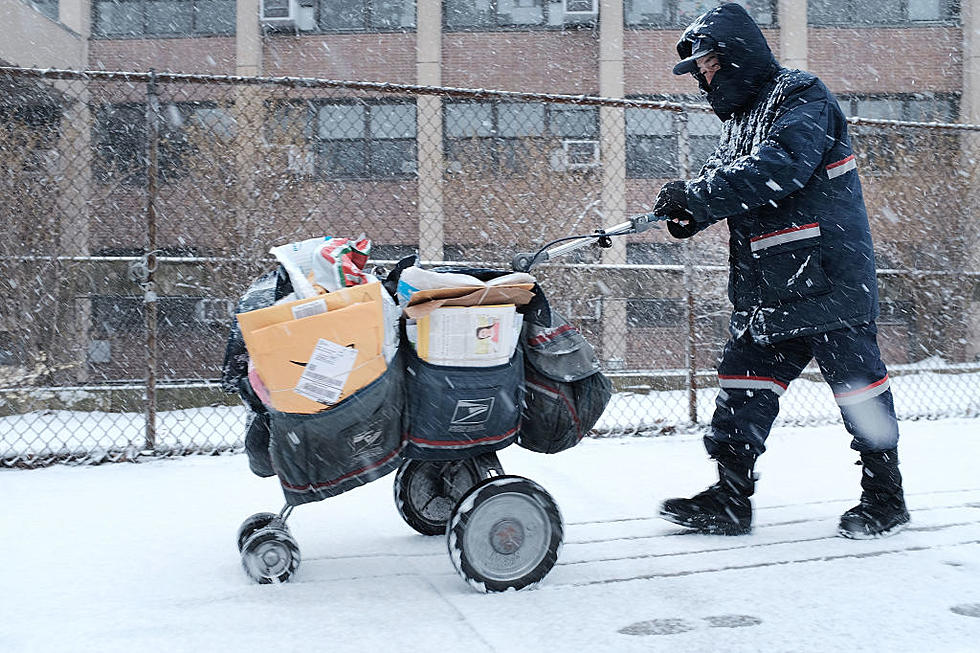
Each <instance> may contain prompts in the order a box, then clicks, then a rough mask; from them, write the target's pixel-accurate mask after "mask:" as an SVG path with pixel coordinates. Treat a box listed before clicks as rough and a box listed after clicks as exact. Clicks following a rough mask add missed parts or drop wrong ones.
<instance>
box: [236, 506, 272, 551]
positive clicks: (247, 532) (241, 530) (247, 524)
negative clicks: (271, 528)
mask: <svg viewBox="0 0 980 653" xmlns="http://www.w3.org/2000/svg"><path fill="white" fill-rule="evenodd" d="M278 516H279V515H277V514H276V513H274V512H257V513H255V514H254V515H252V516H251V517H249V518H248V519H246V520H245V521H243V522H242V525H241V526H239V527H238V537H237V539H238V551H239V552H241V550H242V546H244V545H245V540H247V539H248V538H250V537H251V536H252V533H254V532H255V531H257V530H259V529H260V528H265V527H266V526H268V525H269V524H271V523H272V522H273V521H275V520H276V518H277V517H278Z"/></svg>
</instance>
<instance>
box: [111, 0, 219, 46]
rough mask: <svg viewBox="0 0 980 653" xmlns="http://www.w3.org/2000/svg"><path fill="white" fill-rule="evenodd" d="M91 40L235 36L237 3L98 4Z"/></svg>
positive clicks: (134, 0) (163, 0)
mask: <svg viewBox="0 0 980 653" xmlns="http://www.w3.org/2000/svg"><path fill="white" fill-rule="evenodd" d="M92 6H93V8H92V12H93V16H92V36H93V37H96V38H125V37H141V36H207V35H212V34H222V35H230V34H234V33H235V0H96V2H94V3H93V5H92Z"/></svg>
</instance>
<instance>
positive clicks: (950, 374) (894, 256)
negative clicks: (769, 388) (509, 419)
mask: <svg viewBox="0 0 980 653" xmlns="http://www.w3.org/2000/svg"><path fill="white" fill-rule="evenodd" d="M854 123H855V124H854V125H853V126H852V134H853V138H854V141H855V148H856V151H857V153H858V160H859V168H858V169H859V171H860V172H861V174H862V179H863V182H864V188H865V193H866V197H867V200H868V205H869V210H870V213H871V215H872V223H873V224H872V228H873V231H874V236H875V239H876V247H877V252H878V255H879V257H880V258H879V261H878V263H879V270H880V271H879V285H880V287H881V299H882V310H883V313H882V316H881V319H880V320H879V325H880V333H881V335H880V344H881V346H882V349H883V354H884V357H885V359H886V363H887V364H888V365H889V368H890V373H891V376H892V379H893V388H894V392H895V397H896V404H897V408H898V411H899V413H900V416H901V417H903V418H921V417H935V416H943V415H977V414H980V364H978V362H977V354H978V350H980V344H978V333H980V275H978V273H977V269H978V268H980V264H978V258H980V239H978V235H977V225H976V220H975V219H974V211H973V209H974V204H975V203H976V202H977V199H978V196H980V194H978V191H976V190H975V189H976V188H977V184H976V179H975V177H976V176H977V173H978V171H980V166H978V164H977V162H976V156H977V154H978V151H980V149H978V147H977V143H978V139H980V128H977V127H970V126H955V125H943V124H925V123H898V122H891V121H883V120H879V121H867V120H855V121H854ZM720 128H721V123H720V122H719V121H718V120H717V119H716V118H714V116H713V115H712V114H710V112H707V111H706V110H705V108H704V107H699V106H693V105H686V104H681V103H672V102H667V101H662V102H661V101H649V100H614V99H603V98H594V97H569V96H554V95H540V94H530V93H508V92H493V91H475V90H463V89H447V88H435V87H417V86H400V85H388V84H377V83H353V82H335V81H326V80H308V79H256V78H226V77H203V76H191V75H174V74H160V75H155V74H152V73H145V74H144V73H140V74H136V73H105V72H87V73H82V72H67V71H38V70H27V69H14V68H0V155H2V157H3V160H4V163H5V165H4V166H3V169H2V170H0V175H2V176H0V229H2V231H3V235H4V237H3V239H2V240H0V289H2V292H3V303H2V313H0V460H2V461H3V464H5V465H8V466H11V465H19V466H30V465H38V464H46V463H49V462H51V461H56V460H73V461H79V460H89V461H101V460H120V459H132V458H135V457H137V456H140V455H147V454H154V455H166V454H173V453H185V452H215V451H221V450H229V449H231V450H233V449H236V448H238V447H239V446H240V445H241V442H242V437H243V419H244V411H243V409H242V408H241V406H239V405H238V401H237V398H235V397H230V396H228V395H225V394H223V393H221V391H220V389H219V388H218V383H217V378H218V376H219V370H220V365H221V360H222V357H223V353H224V342H225V338H226V335H227V330H228V325H229V323H230V320H231V319H232V309H233V306H234V303H235V301H236V300H237V298H238V296H239V295H240V294H241V292H242V290H243V289H244V288H245V287H246V286H247V285H248V284H249V283H250V282H251V280H252V279H254V278H255V277H256V276H257V275H258V274H260V273H261V272H263V271H265V270H267V269H269V268H270V267H271V266H272V262H271V260H270V258H269V257H268V254H267V252H268V250H269V248H270V247H271V246H272V245H276V244H281V243H285V242H290V241H296V240H303V239H306V238H310V237H314V236H323V235H328V236H357V235H358V234H360V233H361V232H364V233H365V234H366V235H367V236H368V237H370V238H371V239H372V240H373V242H374V248H373V251H372V257H371V258H372V260H373V261H374V262H380V263H382V264H384V263H386V262H391V261H394V260H397V259H398V258H400V257H402V256H404V255H408V254H412V253H416V252H418V253H419V254H420V255H421V258H422V259H423V261H424V262H425V263H426V264H429V263H436V262H440V261H447V262H448V261H452V262H464V261H465V262H472V263H478V264H480V265H484V266H492V267H501V268H506V267H508V266H509V263H510V260H511V258H512V256H513V255H514V254H516V253H518V252H523V251H534V250H536V249H537V248H539V247H541V246H542V245H544V244H545V243H547V242H549V241H550V240H552V239H556V238H560V237H564V236H568V235H571V234H582V233H585V234H587V233H590V232H592V231H593V230H595V229H596V228H599V227H602V226H608V225H612V224H618V223H620V222H623V221H624V220H625V219H626V217H627V216H629V215H633V214H638V213H643V212H646V211H648V210H650V209H651V208H652V203H653V200H654V198H655V197H656V194H657V191H658V190H659V188H660V186H661V185H662V184H663V183H664V182H665V181H667V180H669V179H674V178H679V177H681V178H683V177H686V176H690V175H692V174H696V171H697V169H698V167H699V164H700V162H701V161H703V160H704V159H705V158H706V156H707V154H708V152H709V151H710V149H711V148H712V147H713V146H714V144H715V142H716V141H717V138H718V134H719V132H720ZM726 237H727V232H726V230H725V229H724V227H715V228H712V229H710V230H708V231H706V232H705V233H704V234H702V235H701V236H700V237H699V238H697V239H693V240H692V241H690V242H687V241H685V242H678V241H673V240H672V239H670V238H669V237H668V236H667V235H666V234H665V233H664V230H662V229H660V230H658V229H654V230H651V231H648V232H646V233H644V234H642V235H638V236H630V237H628V238H621V239H616V240H615V241H614V242H613V243H612V246H611V247H609V248H606V249H601V248H592V249H585V250H581V251H579V252H576V254H575V256H573V257H568V258H565V259H562V260H556V261H553V262H551V263H549V264H547V265H544V266H542V267H540V268H537V269H536V275H537V276H538V278H539V280H540V281H541V284H542V287H543V288H544V289H545V290H546V292H547V294H548V298H549V301H550V302H551V303H552V305H553V306H555V307H557V308H558V309H559V310H560V311H561V312H563V313H564V314H565V315H567V316H568V317H569V318H570V319H571V320H572V321H573V323H574V324H575V325H576V326H578V327H579V328H580V329H581V330H582V331H583V332H584V333H585V334H586V336H587V337H588V338H589V340H590V342H592V343H593V345H594V346H595V348H596V350H597V352H598V354H599V356H600V358H601V359H602V361H603V364H604V367H605V370H606V372H607V374H608V375H609V376H610V377H611V378H612V379H613V381H614V384H615V388H616V394H615V396H614V398H613V400H612V402H611V403H610V406H609V407H608V409H607V411H606V413H605V415H604V416H603V417H602V419H601V421H600V422H599V424H598V425H597V427H596V432H597V433H598V434H623V433H662V432H669V431H671V430H673V429H676V428H678V427H686V426H690V425H691V424H694V423H703V422H705V421H707V420H708V419H709V418H710V415H711V411H712V409H713V399H714V387H715V383H714V373H713V367H714V364H715V361H716V358H717V356H718V354H719V353H720V349H721V346H722V345H723V343H724V341H725V339H726V337H727V318H728V311H729V307H728V304H727V297H726V292H725V282H726V277H727V257H726V252H727V246H726V243H725V240H726ZM782 403H783V411H782V414H781V418H780V419H781V422H782V423H801V422H820V421H833V420H836V419H839V415H838V413H837V409H836V404H835V403H834V401H833V399H832V396H831V394H830V391H829V389H828V388H827V387H826V386H825V385H824V384H822V383H820V382H819V375H818V373H817V372H816V370H815V369H809V368H808V370H807V371H806V372H805V373H804V376H803V378H801V379H800V380H799V381H796V382H794V384H793V385H792V387H791V389H790V391H789V392H788V393H787V394H786V395H784V397H783V400H782Z"/></svg>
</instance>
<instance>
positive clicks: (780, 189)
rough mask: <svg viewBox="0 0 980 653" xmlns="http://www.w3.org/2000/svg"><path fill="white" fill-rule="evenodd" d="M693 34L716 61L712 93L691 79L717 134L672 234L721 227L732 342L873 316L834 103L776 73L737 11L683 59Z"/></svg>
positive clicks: (863, 214)
mask: <svg viewBox="0 0 980 653" xmlns="http://www.w3.org/2000/svg"><path fill="white" fill-rule="evenodd" d="M699 37H700V38H707V39H708V40H709V42H711V44H712V46H713V50H714V52H715V53H716V54H717V55H718V58H719V60H720V62H721V69H720V70H718V71H717V72H716V73H715V75H714V78H713V79H712V83H711V86H710V88H708V87H707V86H706V84H705V83H704V78H703V77H700V76H699V75H698V74H695V77H698V79H699V82H700V84H701V87H702V89H704V90H707V91H708V101H709V103H710V104H711V106H712V108H713V109H714V110H715V113H716V114H718V116H719V117H720V118H721V119H722V120H723V121H724V129H723V133H722V137H721V140H720V143H719V145H718V148H717V149H716V150H715V152H714V153H713V154H712V155H711V157H710V158H709V159H708V161H707V163H706V164H705V166H704V167H703V168H702V170H701V172H700V174H699V176H698V177H697V178H696V179H693V180H690V181H688V182H687V184H686V196H687V200H688V208H689V209H690V211H691V212H692V213H693V220H694V221H693V223H692V224H691V225H690V228H689V229H687V230H686V231H685V230H684V229H682V228H678V225H671V232H672V233H674V234H675V235H678V236H681V237H684V236H688V235H693V234H694V233H696V232H698V231H700V230H702V229H704V228H706V227H708V226H709V225H711V224H713V223H715V222H718V221H720V220H727V221H728V228H729V231H730V232H731V237H730V240H729V248H730V256H729V261H730V276H729V285H728V294H729V298H730V299H731V301H732V304H733V305H734V311H733V313H732V318H731V331H732V334H733V336H736V337H737V336H739V335H741V334H742V333H744V332H745V331H746V330H748V331H749V332H750V333H751V334H752V336H753V337H754V338H755V339H756V340H757V341H760V342H777V341H779V340H784V339H787V338H792V337H796V336H802V335H808V334H814V333H821V332H824V331H830V330H833V329H839V328H841V327H844V326H851V325H856V324H861V323H865V322H869V321H871V320H873V319H875V318H876V317H877V312H878V291H877V285H876V282H875V266H874V254H873V251H872V245H871V232H870V229H869V226H868V215H867V211H866V209H865V206H864V197H863V195H862V193H861V182H860V180H859V179H858V174H857V171H856V164H855V160H854V155H853V153H852V151H851V146H850V140H849V139H848V135H847V122H846V120H845V118H844V115H843V113H842V112H841V109H840V106H839V105H838V104H837V100H836V99H835V98H834V97H833V95H831V93H830V91H828V90H827V87H825V86H824V85H823V83H822V82H821V81H820V80H819V79H817V78H816V77H815V76H813V75H811V74H809V73H806V72H801V71H798V70H787V69H785V68H780V67H779V65H778V64H777V63H776V60H775V58H774V57H773V55H772V52H771V50H770V49H769V45H768V44H767V43H766V40H765V37H764V36H763V35H762V32H761V31H760V30H759V28H758V27H757V26H756V24H755V22H754V21H753V20H752V18H751V17H750V16H749V15H748V14H747V13H746V12H745V10H744V9H743V8H742V7H741V6H739V5H737V4H734V3H729V4H725V5H721V6H720V7H717V8H715V9H713V10H711V11H709V12H707V13H706V14H704V15H703V16H701V17H700V18H699V19H698V20H697V21H696V22H695V23H694V24H692V25H691V26H690V27H688V29H687V30H686V31H685V32H684V35H683V36H682V38H681V41H680V42H679V43H678V46H677V50H678V53H679V54H680V55H681V58H685V57H687V56H689V55H690V54H691V45H692V41H693V40H694V39H696V38H699Z"/></svg>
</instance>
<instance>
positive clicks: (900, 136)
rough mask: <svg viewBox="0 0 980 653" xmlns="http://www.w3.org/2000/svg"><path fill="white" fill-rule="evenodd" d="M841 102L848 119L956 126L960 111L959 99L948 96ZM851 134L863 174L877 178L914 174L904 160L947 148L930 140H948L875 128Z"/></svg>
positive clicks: (855, 128) (894, 96) (860, 128)
mask: <svg viewBox="0 0 980 653" xmlns="http://www.w3.org/2000/svg"><path fill="white" fill-rule="evenodd" d="M838 101H839V102H840V105H841V109H842V110H843V111H844V114H845V115H846V116H848V117H860V118H873V119H877V120H902V121H913V122H953V121H954V120H955V119H956V115H957V111H958V102H957V97H956V96H955V95H952V94H945V93H940V94H935V93H916V94H892V95H841V96H839V97H838ZM849 131H850V136H851V141H852V144H853V146H854V150H855V153H856V154H857V156H858V162H859V166H861V167H862V174H869V175H873V176H878V175H902V174H910V173H911V169H910V168H909V167H908V166H907V165H904V164H903V159H904V158H905V157H906V156H907V155H908V154H909V153H910V152H915V151H917V150H922V151H937V148H940V147H945V146H940V145H939V144H937V143H935V142H933V141H931V140H930V139H935V138H942V137H944V136H947V135H944V134H937V133H932V132H928V131H925V130H921V129H904V130H903V129H901V128H900V127H887V128H885V129H882V128H881V127H878V126H875V125H853V126H852V127H851V128H850V130H849Z"/></svg>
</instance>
